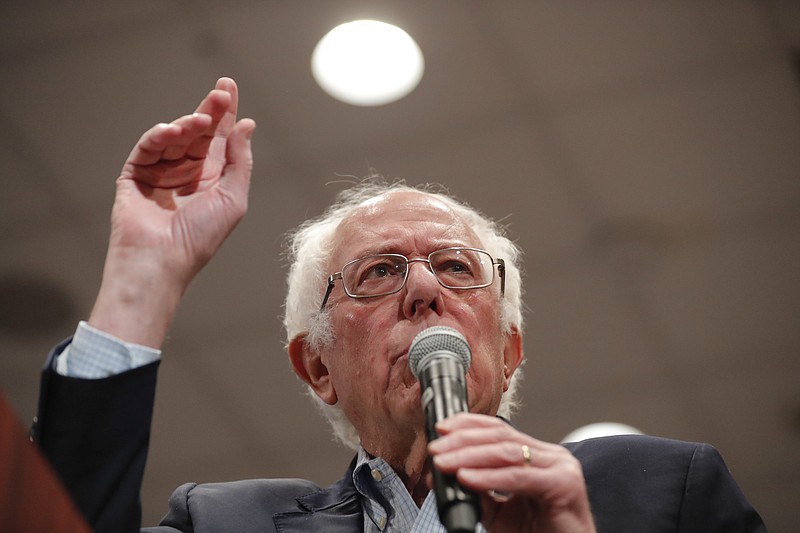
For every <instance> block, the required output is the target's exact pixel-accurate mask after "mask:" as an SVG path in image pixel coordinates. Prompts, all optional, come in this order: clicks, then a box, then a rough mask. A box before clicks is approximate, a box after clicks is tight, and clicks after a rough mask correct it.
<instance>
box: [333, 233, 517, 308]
mask: <svg viewBox="0 0 800 533" xmlns="http://www.w3.org/2000/svg"><path fill="white" fill-rule="evenodd" d="M411 263H428V267H429V268H430V269H431V272H432V273H433V275H434V277H436V280H437V281H438V282H439V284H440V285H441V286H442V287H445V288H448V289H460V290H467V289H480V288H483V287H488V286H489V285H491V284H492V282H494V265H497V271H498V272H499V275H500V294H504V293H505V289H506V278H505V269H506V264H505V261H503V260H502V259H497V260H494V259H492V256H491V255H489V253H488V252H486V251H484V250H479V249H477V248H444V249H442V250H437V251H435V252H432V253H431V254H430V255H428V257H427V259H423V258H419V259H409V258H407V257H406V256H404V255H400V254H378V255H368V256H366V257H362V258H360V259H355V260H353V261H350V262H349V263H347V264H346V265H344V266H343V267H342V270H341V272H336V273H334V274H331V275H330V276H329V277H328V289H327V290H326V291H325V297H324V298H323V299H322V305H321V306H320V308H319V309H320V311H322V310H323V309H325V304H326V303H327V302H328V297H329V296H330V295H331V291H332V290H333V286H334V284H335V283H336V280H337V279H340V280H342V285H343V286H344V292H345V293H346V294H347V295H348V296H349V297H351V298H373V297H375V296H386V295H389V294H394V293H396V292H398V291H400V289H402V288H403V287H404V286H405V284H406V280H407V279H408V270H409V268H408V266H409V265H410V264H411Z"/></svg>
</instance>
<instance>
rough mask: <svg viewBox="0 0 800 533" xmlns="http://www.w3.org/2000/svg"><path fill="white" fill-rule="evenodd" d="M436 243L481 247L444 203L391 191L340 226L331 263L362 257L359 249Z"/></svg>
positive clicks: (422, 195) (421, 194) (413, 193)
mask: <svg viewBox="0 0 800 533" xmlns="http://www.w3.org/2000/svg"><path fill="white" fill-rule="evenodd" d="M439 243H441V244H442V247H446V246H474V247H480V246H481V243H480V240H479V239H478V237H477V235H476V234H475V232H474V231H473V230H472V229H471V228H470V227H469V225H468V224H467V222H466V221H465V220H464V219H463V218H462V217H461V216H460V215H459V214H458V213H457V212H456V211H455V210H454V209H453V206H452V205H450V204H449V203H447V202H446V201H444V200H442V199H441V198H439V197H436V196H433V195H431V194H428V193H425V192H423V191H396V192H392V191H390V192H388V193H385V194H382V195H380V196H377V197H375V198H371V199H369V200H367V201H366V202H364V203H363V204H361V206H359V207H357V208H356V209H355V210H353V212H351V213H350V214H349V215H348V216H347V217H346V218H345V219H344V220H343V221H342V222H341V224H339V227H338V228H337V230H336V235H335V237H334V242H333V250H332V252H333V253H332V257H331V259H333V260H334V261H335V262H341V261H342V260H345V259H354V258H355V256H357V255H359V254H361V253H362V251H359V250H360V249H362V250H363V251H366V252H367V253H374V252H376V251H378V250H379V248H375V247H381V246H391V245H392V244H397V245H401V244H402V245H403V246H417V247H420V248H423V247H426V246H434V247H435V246H437V245H438V244H439ZM380 251H394V252H396V253H405V252H406V251H407V250H400V249H398V250H380ZM430 251H433V250H430ZM427 253H429V252H427Z"/></svg>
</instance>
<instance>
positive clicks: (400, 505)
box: [56, 322, 486, 533]
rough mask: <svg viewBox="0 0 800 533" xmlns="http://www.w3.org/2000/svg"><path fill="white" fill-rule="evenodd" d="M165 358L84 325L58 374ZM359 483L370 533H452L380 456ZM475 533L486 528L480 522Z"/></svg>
mask: <svg viewBox="0 0 800 533" xmlns="http://www.w3.org/2000/svg"><path fill="white" fill-rule="evenodd" d="M160 358H161V350H156V349H154V348H149V347H147V346H141V345H138V344H132V343H128V342H124V341H121V340H120V339H117V338H116V337H114V336H112V335H109V334H107V333H104V332H102V331H100V330H98V329H95V328H93V327H92V326H90V325H89V324H87V323H86V322H81V323H80V324H78V329H77V330H76V332H75V336H74V337H73V339H72V343H71V344H70V345H69V346H67V348H66V349H65V350H64V351H63V352H61V354H60V355H59V356H58V359H57V360H56V372H58V373H59V374H61V375H62V376H68V377H76V378H83V379H100V378H104V377H108V376H112V375H115V374H119V373H122V372H125V371H126V370H132V369H134V368H138V367H140V366H144V365H146V364H149V363H152V362H154V361H157V360H158V359H160ZM353 483H354V484H355V486H356V489H357V490H358V492H359V493H360V494H361V496H362V498H361V503H362V507H363V509H364V532H365V533H446V531H445V529H444V526H443V525H442V523H441V522H440V521H439V513H438V511H437V510H436V497H435V495H434V494H433V492H429V493H428V496H427V497H426V498H425V501H424V502H423V503H422V507H417V505H416V504H415V503H414V500H413V499H412V498H411V495H410V494H409V493H408V490H407V489H406V487H405V485H404V484H403V481H402V480H401V479H400V476H398V475H397V473H396V472H395V471H394V470H392V468H391V467H390V466H389V464H388V463H387V462H386V461H384V460H383V459H381V458H380V457H378V458H375V459H371V458H370V457H369V455H368V454H367V452H366V451H365V450H364V449H363V448H360V449H359V451H358V459H357V462H356V468H355V470H353ZM475 531H476V533H485V531H486V530H485V529H484V528H483V526H482V525H481V524H478V526H477V527H476V528H475Z"/></svg>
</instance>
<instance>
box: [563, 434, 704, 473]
mask: <svg viewBox="0 0 800 533" xmlns="http://www.w3.org/2000/svg"><path fill="white" fill-rule="evenodd" d="M564 446H565V447H566V448H567V449H568V450H569V451H570V452H571V453H572V454H573V455H574V456H575V457H576V458H578V460H579V461H581V463H583V464H584V467H586V466H589V467H592V466H593V465H594V464H595V463H601V464H602V463H614V464H617V465H622V466H624V465H631V466H633V467H636V466H643V465H645V464H649V463H656V464H657V463H664V462H670V463H674V462H676V461H677V462H681V463H683V462H690V461H691V460H692V459H693V458H694V457H695V456H696V455H698V454H700V455H702V456H705V455H708V456H709V457H712V458H713V457H718V456H719V455H718V454H717V452H716V450H715V449H714V447H713V446H711V445H709V444H704V443H697V442H686V441H681V440H675V439H666V438H661V437H651V436H646V435H617V436H613V437H600V438H596V439H587V440H585V441H581V442H573V443H566V444H565V445H564Z"/></svg>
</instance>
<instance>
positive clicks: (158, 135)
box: [128, 78, 237, 165]
mask: <svg viewBox="0 0 800 533" xmlns="http://www.w3.org/2000/svg"><path fill="white" fill-rule="evenodd" d="M236 106H237V89H236V84H235V83H234V82H233V80H231V79H229V78H222V79H220V80H219V81H218V82H217V88H215V89H213V90H212V91H210V92H209V93H208V94H207V95H206V97H205V98H204V99H203V100H202V101H201V102H200V104H199V105H198V106H197V109H196V110H195V112H194V113H192V114H191V115H185V116H183V117H180V118H178V119H176V120H174V121H172V122H171V123H169V124H157V125H156V126H153V127H152V128H150V129H149V130H148V131H147V132H145V134H144V135H142V137H141V138H140V139H139V142H138V143H137V144H136V146H135V147H134V149H133V151H132V152H131V154H130V156H129V157H128V163H130V164H133V165H152V164H155V163H158V162H159V161H177V160H179V159H183V158H186V159H189V160H200V159H204V158H205V157H207V156H208V154H209V147H210V146H211V144H212V141H213V140H214V139H215V138H221V139H222V140H223V142H222V146H221V147H220V151H219V154H217V155H218V158H219V159H222V158H224V157H225V146H224V139H225V138H227V136H228V135H229V134H230V132H231V130H232V129H233V127H234V125H235V123H236Z"/></svg>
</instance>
